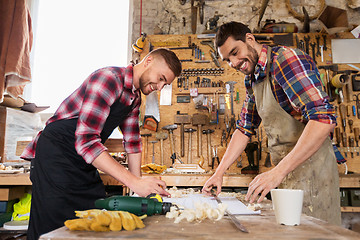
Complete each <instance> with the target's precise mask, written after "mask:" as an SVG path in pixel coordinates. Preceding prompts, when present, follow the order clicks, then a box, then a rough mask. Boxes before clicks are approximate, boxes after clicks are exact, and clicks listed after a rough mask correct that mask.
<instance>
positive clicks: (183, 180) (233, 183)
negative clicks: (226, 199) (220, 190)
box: [100, 173, 255, 187]
mask: <svg viewBox="0 0 360 240" xmlns="http://www.w3.org/2000/svg"><path fill="white" fill-rule="evenodd" d="M100 176H101V179H102V180H103V182H104V184H105V185H123V184H122V183H120V182H118V181H117V180H116V179H114V178H113V177H111V176H109V175H106V174H103V173H102V174H100ZM143 176H151V177H156V178H159V179H161V180H164V181H165V182H166V185H167V186H186V187H202V186H203V185H204V183H205V182H206V181H207V180H208V179H209V178H210V176H211V175H210V174H165V175H158V174H143ZM254 177H255V175H250V174H243V175H225V176H224V179H223V187H248V186H249V183H250V182H251V181H252V179H253V178H254Z"/></svg>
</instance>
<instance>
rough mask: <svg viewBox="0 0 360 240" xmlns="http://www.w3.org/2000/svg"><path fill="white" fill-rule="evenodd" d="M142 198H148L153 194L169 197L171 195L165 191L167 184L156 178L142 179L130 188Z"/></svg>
mask: <svg viewBox="0 0 360 240" xmlns="http://www.w3.org/2000/svg"><path fill="white" fill-rule="evenodd" d="M128 187H129V188H130V189H131V190H133V191H134V192H135V193H136V194H138V195H139V196H140V197H146V196H148V195H149V194H151V193H157V194H160V195H162V196H166V197H169V196H170V193H168V192H167V191H165V190H164V189H166V183H165V182H164V181H162V180H160V179H157V178H154V177H142V178H139V179H138V180H137V181H135V182H133V183H132V184H129V186H128Z"/></svg>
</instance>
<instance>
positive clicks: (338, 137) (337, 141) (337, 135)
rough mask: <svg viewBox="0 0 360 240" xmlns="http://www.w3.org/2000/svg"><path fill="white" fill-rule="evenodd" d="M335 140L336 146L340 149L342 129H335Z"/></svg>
mask: <svg viewBox="0 0 360 240" xmlns="http://www.w3.org/2000/svg"><path fill="white" fill-rule="evenodd" d="M335 138H336V146H337V147H340V142H341V133H340V128H338V127H337V128H335Z"/></svg>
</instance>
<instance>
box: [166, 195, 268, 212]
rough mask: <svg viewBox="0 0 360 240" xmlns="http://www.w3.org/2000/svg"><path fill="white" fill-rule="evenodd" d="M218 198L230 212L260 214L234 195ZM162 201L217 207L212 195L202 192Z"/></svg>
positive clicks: (185, 206)
mask: <svg viewBox="0 0 360 240" xmlns="http://www.w3.org/2000/svg"><path fill="white" fill-rule="evenodd" d="M219 198H220V200H221V201H222V202H223V203H224V204H226V205H227V206H228V207H227V210H228V211H229V212H230V213H232V214H242V215H254V214H260V213H261V211H260V210H258V211H252V210H250V209H248V208H247V207H246V206H245V204H243V203H242V202H240V201H239V200H238V199H237V198H235V197H219ZM163 201H164V202H171V203H174V204H176V205H178V206H179V207H180V206H181V207H184V208H185V209H187V208H189V209H195V203H196V202H200V203H208V204H210V206H212V207H213V208H217V206H218V202H217V201H216V200H215V199H214V198H213V197H208V196H205V195H203V194H189V195H187V196H186V197H181V198H166V197H164V198H163Z"/></svg>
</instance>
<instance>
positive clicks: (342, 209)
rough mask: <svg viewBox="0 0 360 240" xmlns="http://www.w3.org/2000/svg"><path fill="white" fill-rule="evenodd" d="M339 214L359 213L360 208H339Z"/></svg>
mask: <svg viewBox="0 0 360 240" xmlns="http://www.w3.org/2000/svg"><path fill="white" fill-rule="evenodd" d="M341 212H354V213H358V212H360V207H341Z"/></svg>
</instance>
